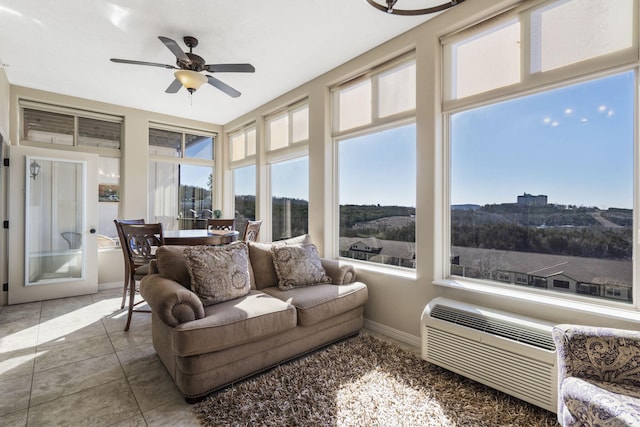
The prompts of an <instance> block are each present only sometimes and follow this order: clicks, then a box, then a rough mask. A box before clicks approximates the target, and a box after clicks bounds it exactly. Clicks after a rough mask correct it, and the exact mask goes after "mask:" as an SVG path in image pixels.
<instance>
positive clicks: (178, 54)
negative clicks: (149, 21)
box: [158, 36, 191, 62]
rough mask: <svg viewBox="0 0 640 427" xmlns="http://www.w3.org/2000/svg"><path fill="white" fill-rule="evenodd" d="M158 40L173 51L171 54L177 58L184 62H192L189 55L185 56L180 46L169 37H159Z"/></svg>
mask: <svg viewBox="0 0 640 427" xmlns="http://www.w3.org/2000/svg"><path fill="white" fill-rule="evenodd" d="M158 38H159V39H160V41H161V42H162V43H164V45H165V46H166V47H167V48H169V50H170V51H171V53H173V54H174V55H175V56H176V58H178V59H180V60H182V61H184V62H191V60H190V59H189V57H188V56H187V54H185V53H184V52H183V51H182V49H180V46H178V43H176V41H175V40H173V39H170V38H169V37H164V36H158Z"/></svg>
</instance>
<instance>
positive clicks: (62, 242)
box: [25, 156, 86, 286]
mask: <svg viewBox="0 0 640 427" xmlns="http://www.w3.org/2000/svg"><path fill="white" fill-rule="evenodd" d="M25 158H26V163H25V167H26V169H27V175H28V177H27V179H26V205H25V221H26V222H25V285H26V286H31V285H43V284H47V283H52V282H58V281H62V280H81V279H83V278H84V276H85V269H84V264H85V258H86V257H85V255H86V253H85V252H86V251H85V246H86V245H83V242H82V234H83V233H82V230H84V228H85V225H84V220H85V213H86V203H85V202H86V200H85V197H84V193H85V188H84V186H85V179H84V178H85V175H86V170H85V162H83V161H80V160H56V159H47V158H42V157H32V156H26V157H25Z"/></svg>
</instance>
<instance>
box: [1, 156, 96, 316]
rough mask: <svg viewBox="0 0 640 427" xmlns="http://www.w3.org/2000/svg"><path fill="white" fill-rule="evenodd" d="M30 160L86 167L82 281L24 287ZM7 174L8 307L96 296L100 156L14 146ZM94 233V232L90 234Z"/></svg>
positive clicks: (75, 280) (56, 282) (74, 280)
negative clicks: (28, 162) (65, 298)
mask: <svg viewBox="0 0 640 427" xmlns="http://www.w3.org/2000/svg"><path fill="white" fill-rule="evenodd" d="M27 157H38V158H47V159H50V160H54V161H71V162H80V163H83V164H84V171H85V173H84V182H83V183H82V185H83V187H84V193H85V194H84V209H85V218H84V220H83V230H82V242H83V250H84V263H83V278H81V279H73V280H69V281H58V280H56V281H54V282H47V283H43V284H41V285H40V284H37V285H35V284H31V285H28V286H27V285H26V283H25V256H26V245H25V238H26V230H25V223H26V221H25V206H26V192H27V187H26V186H27V182H28V180H29V179H31V178H30V175H29V170H28V166H27V165H26V158H27ZM9 158H10V159H11V161H10V167H9V173H8V184H9V191H8V193H9V194H8V196H9V197H8V203H7V204H8V218H9V230H8V247H9V254H8V258H9V271H8V278H9V286H8V295H7V297H8V298H7V300H8V304H19V303H25V302H32V301H42V300H47V299H55V298H64V297H70V296H77V295H86V294H93V293H96V292H97V291H98V239H97V234H96V233H95V230H96V229H97V223H98V155H97V154H93V153H83V152H76V151H65V150H56V149H50V148H41V147H26V146H17V145H13V146H10V147H9ZM91 230H93V232H91Z"/></svg>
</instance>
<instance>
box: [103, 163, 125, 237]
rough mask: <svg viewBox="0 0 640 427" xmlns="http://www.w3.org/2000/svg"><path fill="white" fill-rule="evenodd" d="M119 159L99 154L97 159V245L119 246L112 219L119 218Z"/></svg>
mask: <svg viewBox="0 0 640 427" xmlns="http://www.w3.org/2000/svg"><path fill="white" fill-rule="evenodd" d="M119 209H120V159H119V158H118V157H105V156H100V158H99V159H98V247H100V248H114V247H116V246H119V244H120V241H119V240H118V232H117V231H116V227H115V224H114V223H113V220H114V219H115V218H119V217H120V215H119Z"/></svg>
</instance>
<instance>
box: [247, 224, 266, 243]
mask: <svg viewBox="0 0 640 427" xmlns="http://www.w3.org/2000/svg"><path fill="white" fill-rule="evenodd" d="M261 225H262V220H258V221H247V226H246V227H245V229H244V236H242V240H243V241H245V242H255V241H257V240H258V233H259V232H260V226H261Z"/></svg>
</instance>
